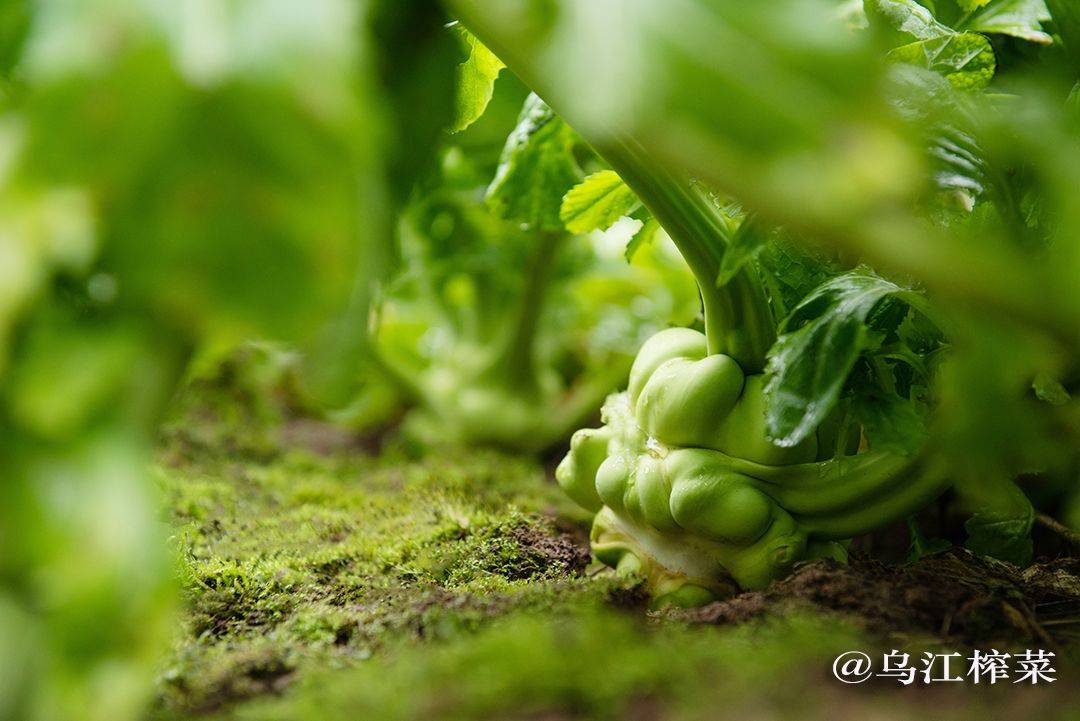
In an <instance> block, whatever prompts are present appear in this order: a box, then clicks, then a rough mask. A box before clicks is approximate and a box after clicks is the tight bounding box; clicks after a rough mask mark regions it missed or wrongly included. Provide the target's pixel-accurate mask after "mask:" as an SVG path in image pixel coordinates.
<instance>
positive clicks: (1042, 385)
mask: <svg viewBox="0 0 1080 721" xmlns="http://www.w3.org/2000/svg"><path fill="white" fill-rule="evenodd" d="M1031 387H1032V389H1033V390H1034V391H1035V397H1036V398H1038V399H1039V400H1040V401H1044V402H1046V403H1049V404H1050V405H1052V406H1063V405H1065V404H1066V403H1068V402H1069V401H1070V400H1072V396H1070V395H1069V391H1067V390H1065V386H1063V385H1062V384H1061V381H1059V380H1058V379H1057V378H1054V377H1053V376H1052V375H1050V374H1049V373H1045V372H1043V373H1039V374H1038V375H1036V376H1035V380H1034V381H1032V383H1031Z"/></svg>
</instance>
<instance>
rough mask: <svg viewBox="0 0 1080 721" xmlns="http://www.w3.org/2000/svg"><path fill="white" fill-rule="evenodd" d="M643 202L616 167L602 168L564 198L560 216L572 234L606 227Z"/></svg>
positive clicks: (605, 228)
mask: <svg viewBox="0 0 1080 721" xmlns="http://www.w3.org/2000/svg"><path fill="white" fill-rule="evenodd" d="M640 204H641V201H639V200H638V199H637V196H636V195H634V191H632V190H630V188H629V187H627V185H626V183H624V182H623V181H622V178H620V177H619V174H618V173H616V172H615V171H614V170H601V171H600V172H598V173H593V174H592V175H590V176H589V177H587V178H585V180H583V181H581V182H580V183H578V184H577V185H575V186H574V187H573V188H571V189H570V192H569V193H567V194H566V197H564V198H563V202H562V207H561V208H560V210H559V217H560V218H561V219H562V222H563V223H564V224H565V225H566V229H567V230H569V231H570V232H571V233H579V234H580V233H589V232H592V231H594V230H607V229H608V228H610V227H611V226H612V225H613V224H614V223H615V222H616V221H617V220H618V219H619V218H622V217H623V216H626V215H629V214H630V213H632V212H634V210H635V209H636V208H637V207H638V206H639V205H640Z"/></svg>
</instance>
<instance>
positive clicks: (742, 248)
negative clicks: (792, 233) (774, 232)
mask: <svg viewBox="0 0 1080 721" xmlns="http://www.w3.org/2000/svg"><path fill="white" fill-rule="evenodd" d="M768 239H769V235H768V233H766V232H765V230H764V228H762V227H761V225H760V224H759V223H758V222H757V221H756V220H755V219H754V218H753V217H752V216H748V217H747V218H746V219H745V220H743V222H742V224H741V225H739V229H738V230H737V231H736V232H735V234H734V235H733V236H732V237H731V243H729V244H728V246H727V248H726V249H725V250H724V257H723V259H721V261H720V271H719V273H718V274H717V278H716V283H717V285H726V284H727V283H729V282H731V279H732V278H734V277H735V275H736V274H737V273H738V272H739V271H740V270H742V267H743V266H744V265H746V264H747V263H749V262H750V261H751V260H753V258H754V256H756V255H757V254H758V253H759V252H760V251H761V249H762V248H764V247H765V243H766V242H767V241H768Z"/></svg>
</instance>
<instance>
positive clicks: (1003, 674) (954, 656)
mask: <svg viewBox="0 0 1080 721" xmlns="http://www.w3.org/2000/svg"><path fill="white" fill-rule="evenodd" d="M1053 662H1054V653H1053V652H1052V651H1044V650H1042V649H1038V650H1030V649H1029V650H1026V651H1021V652H1018V653H1003V652H1000V651H997V650H995V649H990V650H989V651H978V650H976V651H973V652H971V654H969V655H967V656H965V655H964V654H961V653H960V652H959V651H954V652H952V653H933V652H930V651H926V652H924V653H923V654H922V655H921V656H918V655H916V656H912V655H911V654H908V653H905V652H903V651H898V650H896V649H893V650H892V651H888V652H886V653H883V654H881V661H880V663H878V664H876V665H875V663H874V659H873V658H871V656H870V654H868V653H865V652H863V651H845V652H844V653H841V654H840V655H838V656H837V657H836V659H835V660H834V661H833V665H832V672H833V676H835V677H836V679H837V680H839V681H842V682H844V683H851V684H857V683H864V682H866V681H869V680H870V679H872V678H881V679H895V680H896V681H897V682H898V683H900V684H903V685H905V686H909V685H911V684H914V683H921V684H932V683H977V684H983V683H985V684H997V683H1020V684H1032V685H1034V684H1040V683H1053V682H1054V681H1056V680H1057V670H1056V669H1055V668H1054V666H1053Z"/></svg>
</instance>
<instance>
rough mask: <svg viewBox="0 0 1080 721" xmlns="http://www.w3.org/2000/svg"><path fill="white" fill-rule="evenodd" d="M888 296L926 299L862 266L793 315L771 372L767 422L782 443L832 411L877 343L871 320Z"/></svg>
mask: <svg viewBox="0 0 1080 721" xmlns="http://www.w3.org/2000/svg"><path fill="white" fill-rule="evenodd" d="M886 298H896V299H898V300H902V301H904V302H907V303H909V304H917V305H920V306H921V305H922V304H923V302H924V301H923V299H922V297H921V296H919V295H918V294H917V293H916V292H915V291H913V290H911V289H909V288H904V287H903V286H900V285H897V284H896V283H893V282H892V281H888V280H885V279H884V278H881V277H878V276H876V275H873V274H872V273H870V272H869V271H867V270H863V269H859V270H854V271H850V272H848V273H845V274H843V275H840V276H837V277H836V278H833V279H831V280H828V281H826V282H825V283H824V284H823V285H821V286H819V287H818V288H817V289H815V290H814V291H813V292H812V293H810V295H808V296H807V297H806V298H805V299H804V300H803V301H802V303H800V304H799V305H798V306H797V307H796V308H795V309H794V310H793V311H792V312H791V315H789V316H788V318H787V320H786V321H785V322H784V324H783V326H782V328H781V330H782V331H786V332H784V334H783V335H781V336H780V337H779V338H778V339H777V341H776V343H775V344H773V347H772V348H771V349H770V350H769V365H768V369H767V371H766V372H767V374H768V376H769V380H768V384H767V385H766V387H765V395H766V411H765V418H766V427H767V429H768V432H769V435H770V436H771V437H772V439H773V441H774V442H775V443H776V444H777V445H780V446H793V445H796V444H797V443H799V442H800V441H802V440H803V439H805V438H806V437H808V436H809V435H810V434H811V433H813V432H814V430H815V429H816V428H817V427H818V425H819V424H820V423H821V421H823V420H824V419H825V417H826V416H828V414H829V412H830V411H831V410H832V409H833V407H834V406H835V405H836V402H837V400H838V399H839V398H840V392H841V391H842V390H843V387H844V383H845V382H846V380H847V378H848V375H849V374H850V373H851V370H852V369H853V368H854V367H855V362H856V361H857V360H858V359H859V357H860V356H861V355H862V354H863V352H864V351H866V350H868V349H870V348H872V347H873V346H874V345H875V344H876V343H877V340H876V338H875V335H874V334H873V333H872V332H871V331H870V329H869V328H868V325H867V323H868V319H869V318H870V315H871V311H873V310H874V308H875V307H876V306H877V305H878V304H879V303H880V302H881V301H883V300H885V299H886Z"/></svg>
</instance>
